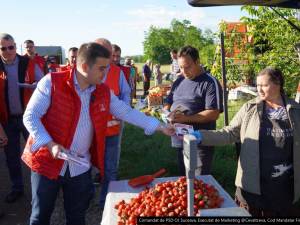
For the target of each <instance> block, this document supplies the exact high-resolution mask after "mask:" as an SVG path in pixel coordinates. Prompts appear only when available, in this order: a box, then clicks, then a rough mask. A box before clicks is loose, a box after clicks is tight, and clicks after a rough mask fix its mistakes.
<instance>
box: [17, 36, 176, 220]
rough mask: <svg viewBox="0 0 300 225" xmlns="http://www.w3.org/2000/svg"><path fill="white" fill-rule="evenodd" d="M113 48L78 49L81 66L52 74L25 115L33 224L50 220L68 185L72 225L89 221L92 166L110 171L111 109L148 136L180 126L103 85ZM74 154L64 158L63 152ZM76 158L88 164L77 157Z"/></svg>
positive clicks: (171, 131)
mask: <svg viewBox="0 0 300 225" xmlns="http://www.w3.org/2000/svg"><path fill="white" fill-rule="evenodd" d="M109 62H110V52H109V51H108V50H107V49H106V48H104V47H103V46H101V45H99V44H97V43H93V42H91V43H86V44H83V45H82V46H81V47H80V48H79V50H78V58H77V65H76V69H73V70H67V71H63V72H59V73H51V74H48V75H46V76H45V77H44V78H43V79H42V80H41V81H40V82H39V84H38V86H37V88H36V90H35V91H34V93H33V95H32V98H31V99H30V101H29V104H28V106H27V108H26V111H25V113H24V117H23V120H24V124H25V126H26V128H27V129H28V130H29V132H30V137H29V139H28V141H27V144H26V147H25V150H24V153H23V156H22V159H23V160H24V161H25V163H26V164H27V165H28V166H29V167H30V168H31V169H32V172H31V186H32V212H31V217H30V225H45V224H49V223H50V217H51V214H52V212H53V209H54V206H55V200H56V198H57V195H58V193H59V190H60V189H62V191H63V197H64V208H65V215H66V224H72V225H84V224H85V213H86V210H87V209H88V207H89V202H90V200H91V198H92V196H93V193H94V187H93V183H92V179H91V166H92V165H94V166H96V167H97V168H98V169H99V170H100V172H101V175H102V176H103V175H104V172H105V169H106V168H105V167H104V165H105V163H104V157H105V156H104V145H105V131H106V124H107V121H108V116H109V113H111V114H112V115H114V116H116V117H118V118H120V119H122V120H125V121H127V122H129V123H131V124H134V125H136V126H139V127H141V128H143V129H144V130H145V133H146V134H148V135H149V134H152V133H154V132H155V131H161V132H162V133H164V134H166V135H172V134H174V129H173V128H171V127H166V126H163V125H161V124H160V122H159V121H158V120H157V119H155V118H153V117H147V116H145V114H143V113H141V112H139V111H137V110H135V109H132V108H131V107H130V106H128V105H127V104H125V103H124V102H123V101H121V100H119V99H118V98H117V97H116V96H115V95H114V94H113V92H111V91H110V90H109V88H108V87H107V86H106V85H104V84H103V83H102V81H103V78H104V76H105V75H106V73H107V71H108V68H109V67H108V65H109ZM62 153H64V154H68V155H69V156H70V155H73V160H72V159H71V158H69V159H68V158H65V160H62V159H61V157H60V155H61V154H62ZM74 157H75V158H77V159H79V158H80V161H81V162H85V163H84V164H80V163H78V161H77V162H76V161H74Z"/></svg>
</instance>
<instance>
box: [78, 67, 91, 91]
mask: <svg viewBox="0 0 300 225" xmlns="http://www.w3.org/2000/svg"><path fill="white" fill-rule="evenodd" d="M74 84H75V88H76V90H78V91H81V92H85V91H88V92H90V93H92V92H93V91H94V90H95V89H96V85H90V86H89V87H88V88H87V89H85V90H81V89H80V86H79V83H78V80H77V77H76V70H75V71H74Z"/></svg>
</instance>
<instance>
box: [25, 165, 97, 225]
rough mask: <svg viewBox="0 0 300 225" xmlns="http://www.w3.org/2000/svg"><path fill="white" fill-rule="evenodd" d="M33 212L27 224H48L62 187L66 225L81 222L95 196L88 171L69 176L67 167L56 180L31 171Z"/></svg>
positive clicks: (79, 224) (82, 224)
mask: <svg viewBox="0 0 300 225" xmlns="http://www.w3.org/2000/svg"><path fill="white" fill-rule="evenodd" d="M31 188H32V201H31V205H32V211H31V216H30V225H49V224H50V218H51V214H52V212H53V210H54V206H55V200H56V198H57V194H58V192H59V189H60V188H62V191H63V197H64V209H65V215H66V224H67V225H84V224H85V213H86V210H87V209H88V207H89V204H90V200H91V199H92V197H93V195H94V190H95V189H94V185H93V182H92V178H91V170H89V171H87V172H85V173H83V174H81V175H78V176H76V177H70V173H69V169H67V171H66V173H65V175H64V176H63V177H62V176H59V178H58V179H57V180H50V179H48V178H47V177H45V176H43V175H40V174H38V173H35V172H33V171H32V172H31Z"/></svg>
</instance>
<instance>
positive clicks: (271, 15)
mask: <svg viewBox="0 0 300 225" xmlns="http://www.w3.org/2000/svg"><path fill="white" fill-rule="evenodd" d="M242 9H243V10H245V11H247V12H248V14H249V15H250V16H248V17H242V18H241V20H242V21H243V22H244V23H246V24H247V25H248V26H249V28H250V30H249V33H248V35H249V36H252V38H253V40H254V41H253V43H247V44H244V43H243V42H240V41H239V40H240V39H241V38H242V37H241V34H238V33H235V32H232V33H231V34H230V35H229V36H226V37H225V51H226V52H230V51H232V50H233V48H234V44H237V43H238V45H239V44H240V45H243V46H240V47H242V48H243V49H244V51H242V52H241V54H240V55H239V57H240V58H241V59H247V60H248V63H247V64H244V65H237V64H235V63H234V61H233V60H232V59H226V67H227V75H228V76H227V78H228V81H229V83H238V82H240V81H241V80H242V79H243V76H241V74H243V75H244V78H245V77H247V76H249V75H250V76H253V77H254V75H255V74H257V73H258V72H259V71H261V70H262V69H263V68H265V67H267V66H274V67H277V68H279V69H281V70H282V71H283V74H284V75H285V90H286V92H287V94H288V95H290V96H291V95H293V94H295V91H296V87H297V85H298V82H299V80H300V70H299V60H298V56H297V52H296V51H295V44H296V43H299V42H300V35H299V31H297V30H295V29H293V28H292V27H291V26H290V25H289V24H288V23H287V22H286V21H285V20H284V19H282V18H281V17H280V16H278V15H277V14H276V13H275V12H274V11H273V10H272V9H271V8H269V7H253V6H244V7H242ZM276 10H277V11H279V12H280V13H281V14H282V15H284V17H285V18H287V19H289V20H291V21H292V22H293V23H295V24H297V25H298V26H299V25H300V22H299V21H298V20H297V19H296V10H292V9H276ZM220 30H221V32H223V31H225V30H226V29H225V27H224V24H222V25H221V28H220ZM220 61H221V57H220V54H219V53H218V54H217V55H216V63H215V66H214V67H213V71H212V73H213V74H216V75H217V76H218V77H219V78H220V77H221V62H220Z"/></svg>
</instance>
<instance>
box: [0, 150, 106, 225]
mask: <svg viewBox="0 0 300 225" xmlns="http://www.w3.org/2000/svg"><path fill="white" fill-rule="evenodd" d="M23 175H24V181H25V195H24V196H23V197H22V198H21V199H20V200H18V201H17V202H15V203H11V204H7V203H5V202H4V198H5V195H6V194H7V193H8V192H9V190H10V180H9V177H8V170H7V167H6V163H5V155H4V152H3V149H2V148H0V208H1V209H3V211H4V213H5V216H4V217H3V218H1V219H0V224H1V225H28V224H29V217H30V213H31V205H30V201H31V187H30V171H29V169H28V168H27V167H26V166H25V165H23ZM99 192H100V186H96V195H95V197H94V199H93V201H92V202H91V204H90V208H89V210H88V213H87V216H86V221H87V223H86V224H87V225H99V224H100V222H101V216H102V211H101V210H100V208H99V207H98V205H97V202H98V199H99ZM62 224H65V216H64V208H63V200H62V194H60V196H59V197H58V199H57V201H56V206H55V210H54V213H53V214H52V218H51V225H62Z"/></svg>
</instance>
